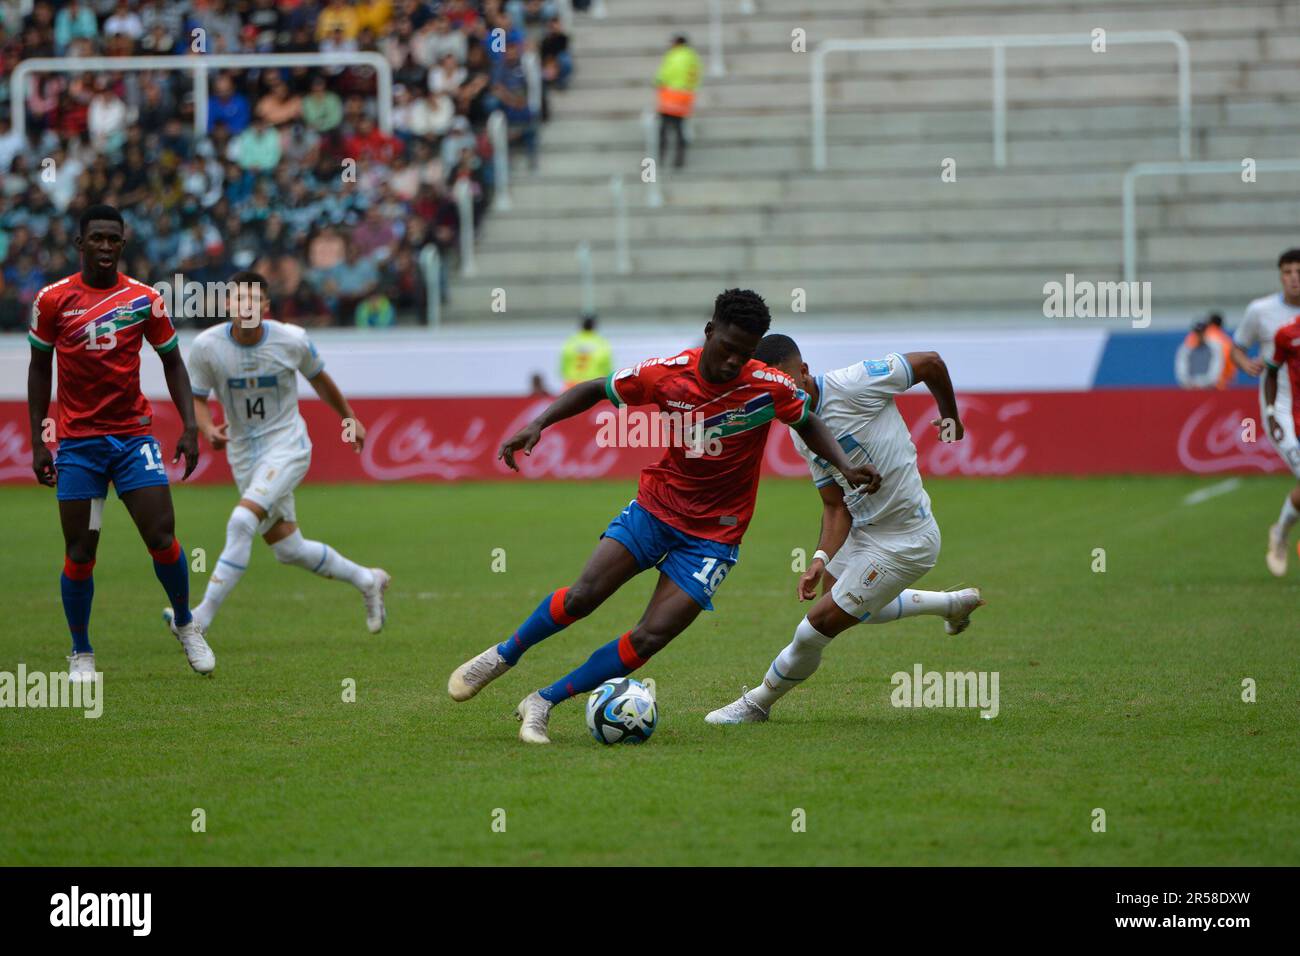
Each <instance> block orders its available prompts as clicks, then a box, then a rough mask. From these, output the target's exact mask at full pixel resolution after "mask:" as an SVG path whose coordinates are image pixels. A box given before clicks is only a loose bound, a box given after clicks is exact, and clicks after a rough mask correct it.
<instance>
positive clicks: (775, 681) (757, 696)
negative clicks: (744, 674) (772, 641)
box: [749, 617, 831, 710]
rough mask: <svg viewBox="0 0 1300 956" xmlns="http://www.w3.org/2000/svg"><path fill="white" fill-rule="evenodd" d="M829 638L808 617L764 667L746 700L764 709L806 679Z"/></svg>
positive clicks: (820, 660)
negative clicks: (758, 681) (767, 665)
mask: <svg viewBox="0 0 1300 956" xmlns="http://www.w3.org/2000/svg"><path fill="white" fill-rule="evenodd" d="M830 642H831V639H830V638H829V637H827V636H826V635H825V634H823V633H822V632H821V631H819V630H817V628H815V627H813V626H812V625H811V624H810V623H808V618H806V617H805V618H804V619H803V620H802V621H800V622H799V626H798V627H796V628H795V629H794V640H793V641H791V642H790V643H789V644H787V645H786V646H785V648H784V649H783V650H782V651H781V653H780V654H778V655H776V660H774V661H773V662H772V665H771V666H770V667H768V669H767V675H766V676H765V677H764V678H763V683H762V684H760V685H759V686H758V687H755V688H754V689H753V690H751V691H750V692H749V699H750V700H752V701H754V703H756V704H758V706H760V707H762V708H763V709H764V710H767V709H768V708H770V707H771V706H772V705H773V704H775V703H776V702H777V701H778V700H780V699H781V698H782V697H784V696H785V695H786V694H787V693H789V691H791V690H792V689H793V688H794V687H795V685H796V684H799V683H800V682H802V681H804V680H807V679H808V678H809V677H811V676H812V675H813V671H815V670H817V667H818V666H819V665H820V664H821V662H822V649H823V648H824V647H825V646H826V645H827V644H829V643H830Z"/></svg>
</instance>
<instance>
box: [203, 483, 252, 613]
mask: <svg viewBox="0 0 1300 956" xmlns="http://www.w3.org/2000/svg"><path fill="white" fill-rule="evenodd" d="M260 521H261V519H259V518H258V517H257V515H255V514H253V512H251V511H249V510H248V509H247V508H245V507H243V506H242V505H236V506H235V510H234V511H232V512H230V520H229V521H228V522H227V523H226V546H225V547H224V548H223V549H222V550H221V557H219V558H218V559H217V566H216V567H215V568H213V569H212V574H211V575H210V576H209V577H208V587H207V590H206V591H204V592H203V602H202V603H201V604H199V606H198V607H196V608H194V609H193V611H192V613H193V615H194V620H196V621H198V622H199V627H201V628H203V629H204V630H207V628H208V625H209V624H211V623H212V619H213V618H214V617H216V616H217V611H218V609H220V607H221V602H222V601H224V600H225V599H226V595H228V594H229V593H230V592H231V591H233V590H234V589H235V585H236V584H238V583H239V579H240V578H242V577H243V576H244V571H245V569H247V567H248V558H249V555H251V554H252V553H253V537H254V535H256V534H257V526H258V524H259V523H260Z"/></svg>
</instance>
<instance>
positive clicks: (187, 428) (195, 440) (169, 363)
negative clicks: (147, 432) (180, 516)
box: [159, 348, 199, 481]
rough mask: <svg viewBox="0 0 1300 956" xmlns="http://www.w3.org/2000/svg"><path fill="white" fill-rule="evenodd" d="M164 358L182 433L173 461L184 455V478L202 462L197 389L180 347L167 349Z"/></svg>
mask: <svg viewBox="0 0 1300 956" xmlns="http://www.w3.org/2000/svg"><path fill="white" fill-rule="evenodd" d="M159 358H160V359H162V366H163V375H164V376H165V377H166V379H167V391H168V392H169V393H170V394H171V397H172V404H174V405H175V406H176V411H177V412H178V413H179V414H180V416H181V437H180V438H178V439H177V440H176V454H174V455H172V464H176V462H178V461H180V460H181V456H182V455H184V456H185V474H183V475H182V476H181V481H184V480H185V479H186V478H188V477H189V476H190V475H192V474H194V469H195V468H197V467H198V464H199V427H198V425H197V423H196V422H195V420H194V393H193V391H191V389H190V373H189V372H187V371H185V363H184V362H183V361H182V360H181V350H180V349H178V348H176V349H172V350H171V351H169V352H164V353H163V354H162V355H160V356H159Z"/></svg>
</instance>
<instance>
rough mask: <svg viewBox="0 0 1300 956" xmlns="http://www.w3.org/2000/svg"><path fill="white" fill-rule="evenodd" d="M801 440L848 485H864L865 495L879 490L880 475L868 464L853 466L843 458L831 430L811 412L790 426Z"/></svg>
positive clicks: (842, 452)
mask: <svg viewBox="0 0 1300 956" xmlns="http://www.w3.org/2000/svg"><path fill="white" fill-rule="evenodd" d="M792 427H793V428H794V430H795V431H797V432H798V433H799V437H800V438H802V439H803V441H804V444H805V445H807V446H808V447H809V448H810V449H812V451H813V452H814V453H815V454H816V455H817V456H818V457H820V458H824V459H826V461H828V462H830V463H831V464H832V465H833V466H834V467H835V468H836V469H837V470H838V471H839V473H840V474H841V475H843V476H844V478H845V480H846V481H848V483H849V484H850V485H865V486H866V489H867V494H869V495H874V494H875V493H876V492H877V491H879V490H880V473H879V472H878V471H876V469H875V468H874V467H873V466H872V465H871V464H870V463H868V464H865V465H853V464H850V463H849V460H848V458H846V457H845V456H844V449H842V448H841V447H840V443H839V442H837V441H836V440H835V436H834V435H832V434H831V430H830V429H829V428H827V427H826V423H825V422H823V421H822V420H821V419H820V418H818V417H817V416H816V415H814V414H812V413H811V412H810V413H809V414H808V416H807V417H806V418H805V419H804V420H803V423H802V424H799V425H794V426H792Z"/></svg>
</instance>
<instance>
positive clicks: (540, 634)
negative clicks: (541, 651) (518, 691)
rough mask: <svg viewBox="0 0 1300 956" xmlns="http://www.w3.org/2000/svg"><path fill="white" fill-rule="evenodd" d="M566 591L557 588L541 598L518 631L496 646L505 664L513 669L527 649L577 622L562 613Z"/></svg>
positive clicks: (574, 618)
mask: <svg viewBox="0 0 1300 956" xmlns="http://www.w3.org/2000/svg"><path fill="white" fill-rule="evenodd" d="M568 591H569V589H568V588H559V589H558V590H556V591H554V592H552V593H551V594H550V595H548V596H547V597H544V598H542V602H541V603H540V604H538V605H537V607H536V608H534V609H533V613H532V614H530V615H528V619H527V620H525V621H524V623H523V624H520V625H519V630H517V631H515V632H514V634H512V635H510V637H508V638H506V640H504V641H502V642H501V643H500V644H498V645H497V653H498V654H500V655H501V657H502V659H503V660H504V661H505V662H506V663H507V664H509V665H510V666H511V667H514V666H515V664H517V663H519V658H521V657H523V656H524V651H526V650H528V648H530V647H532V646H533V645H534V644H540V643H541V642H542V641H544V640H546V639H547V638H548V637H550V636H551V635H552V634H558V633H559V632H560V631H562V630H564V629H565V628H566V627H568V626H569V625H570V624H572V623H573V622H574V621H576V620H577V618H576V617H572V616H571V615H569V614H566V613H565V611H564V595H565V594H567V593H568Z"/></svg>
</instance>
